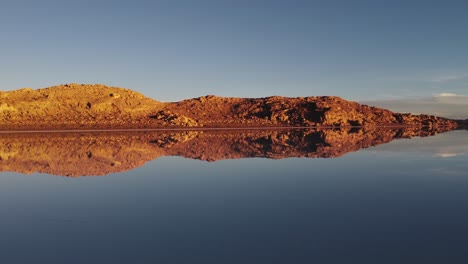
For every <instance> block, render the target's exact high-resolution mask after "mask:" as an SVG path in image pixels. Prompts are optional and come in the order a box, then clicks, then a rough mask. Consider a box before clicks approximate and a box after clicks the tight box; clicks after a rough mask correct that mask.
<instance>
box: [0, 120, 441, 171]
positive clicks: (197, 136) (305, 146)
mask: <svg viewBox="0 0 468 264" xmlns="http://www.w3.org/2000/svg"><path fill="white" fill-rule="evenodd" d="M449 130H450V128H449V127H439V128H435V127H426V128H422V129H419V128H415V127H405V128H386V129H364V128H348V129H299V130H297V129H293V130H291V129H273V130H206V131H203V130H197V131H172V132H170V131H166V132H162V131H159V132H154V131H153V132H118V133H117V132H113V133H108V132H100V133H97V132H93V133H89V132H88V133H6V134H5V133H4V134H2V135H1V137H0V171H12V172H20V173H27V174H30V173H35V172H39V173H48V174H53V175H61V176H69V177H77V176H98V175H107V174H110V173H117V172H123V171H128V170H131V169H134V168H137V167H140V166H143V165H144V164H145V163H146V162H147V161H150V160H154V159H157V158H158V157H161V156H181V157H186V158H191V159H198V160H204V161H217V160H223V159H240V158H250V157H263V158H270V159H282V158H291V157H298V158H299V157H302V158H333V157H339V156H342V155H344V154H346V153H349V152H354V151H358V150H360V149H362V148H368V147H371V146H375V145H379V144H385V143H388V142H390V141H392V140H395V139H400V138H410V137H414V136H421V137H425V136H432V135H435V134H438V133H442V132H445V131H449Z"/></svg>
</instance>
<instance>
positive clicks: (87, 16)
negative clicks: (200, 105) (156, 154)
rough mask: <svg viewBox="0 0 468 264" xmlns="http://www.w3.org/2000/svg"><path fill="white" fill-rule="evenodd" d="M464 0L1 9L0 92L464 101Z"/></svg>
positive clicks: (45, 4)
mask: <svg viewBox="0 0 468 264" xmlns="http://www.w3.org/2000/svg"><path fill="white" fill-rule="evenodd" d="M467 10H468V2H467V1H378V0H377V1H376V0H373V1H370V0H369V1H330V0H329V1H313V0H309V1H286V0H283V1H274V0H270V1H254V0H249V1H243V0H235V1H234V0H233V1H229V0H226V1H221V0H213V1H203V0H193V1H177V0H169V1H157V0H155V1H136V0H133V1H99V0H94V1H87V0H84V1H53V0H42V1H36V0H34V1H22V0H14V1H13V0H4V1H1V3H0V76H1V78H0V80H1V82H0V88H1V89H2V90H13V89H18V88H22V87H31V88H41V87H47V86H51V85H57V84H61V83H72V82H74V83H102V84H107V85H113V86H119V87H126V88H130V89H133V90H136V91H139V92H141V93H144V94H145V95H147V96H149V97H152V98H154V99H157V100H161V101H177V100H181V99H185V98H190V97H198V96H201V95H207V94H216V95H220V96H238V97H264V96H271V95H283V96H310V95H338V96H341V97H344V98H346V99H350V100H359V101H365V100H381V99H385V100H394V99H398V98H412V97H428V98H429V97H433V96H434V95H437V94H441V93H451V94H455V95H466V94H468V33H467V32H468V15H467Z"/></svg>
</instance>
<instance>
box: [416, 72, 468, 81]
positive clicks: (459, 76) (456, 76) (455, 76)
mask: <svg viewBox="0 0 468 264" xmlns="http://www.w3.org/2000/svg"><path fill="white" fill-rule="evenodd" d="M467 78H468V72H463V73H452V74H440V75H432V76H430V77H428V78H424V79H423V80H425V81H427V82H434V83H444V82H452V81H458V80H463V79H467Z"/></svg>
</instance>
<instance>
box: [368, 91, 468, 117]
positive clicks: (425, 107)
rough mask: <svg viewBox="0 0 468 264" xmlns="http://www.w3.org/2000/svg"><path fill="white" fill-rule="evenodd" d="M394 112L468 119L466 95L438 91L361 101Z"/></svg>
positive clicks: (467, 98) (467, 96)
mask: <svg viewBox="0 0 468 264" xmlns="http://www.w3.org/2000/svg"><path fill="white" fill-rule="evenodd" d="M361 103H363V104H367V105H372V106H377V107H382V108H386V109H389V110H392V111H394V112H401V113H412V114H429V115H436V116H441V117H447V118H454V119H468V95H461V94H455V93H439V94H436V95H434V96H432V97H420V98H401V99H386V100H368V101H361Z"/></svg>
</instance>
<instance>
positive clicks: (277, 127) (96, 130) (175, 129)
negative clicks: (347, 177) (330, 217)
mask: <svg viewBox="0 0 468 264" xmlns="http://www.w3.org/2000/svg"><path fill="white" fill-rule="evenodd" d="M467 127H468V126H467V125H458V126H455V127H454V126H443V125H439V126H427V125H422V126H421V125H377V126H252V127H248V126H243V127H174V128H96V129H92V128H90V129H12V130H9V129H7V130H4V129H0V134H13V133H24V134H27V133H93V132H102V133H105V132H158V131H161V132H162V131H222V130H226V131H230V130H294V129H314V130H320V129H353V128H357V129H386V128H389V129H398V128H419V129H426V128H453V130H457V129H465V128H467Z"/></svg>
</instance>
